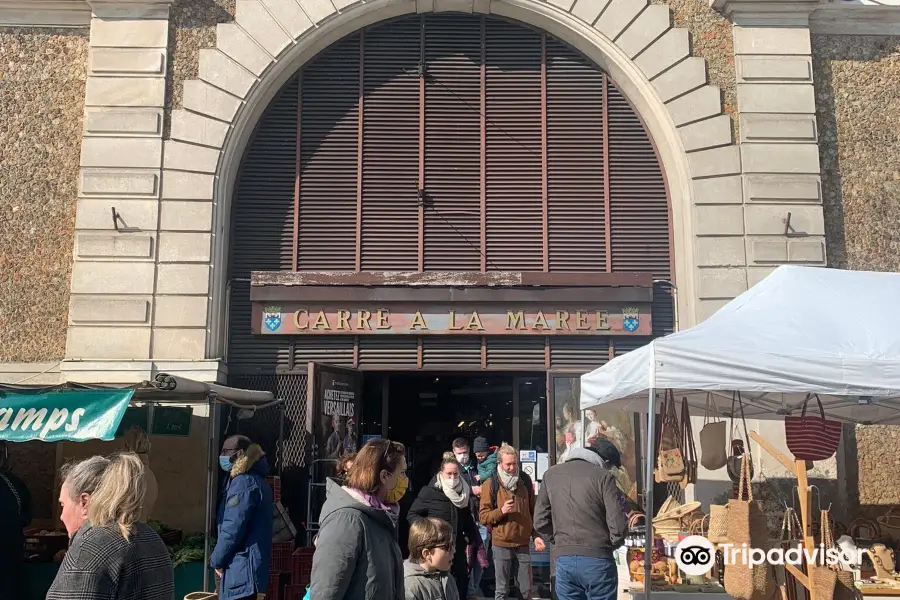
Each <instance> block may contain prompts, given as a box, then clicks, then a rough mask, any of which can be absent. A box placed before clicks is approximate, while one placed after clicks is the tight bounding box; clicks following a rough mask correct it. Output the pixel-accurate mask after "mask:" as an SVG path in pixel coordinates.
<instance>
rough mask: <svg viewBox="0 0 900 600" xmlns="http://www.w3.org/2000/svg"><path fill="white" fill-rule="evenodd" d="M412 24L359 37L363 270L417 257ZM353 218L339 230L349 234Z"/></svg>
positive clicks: (413, 264)
mask: <svg viewBox="0 0 900 600" xmlns="http://www.w3.org/2000/svg"><path fill="white" fill-rule="evenodd" d="M420 37H421V27H420V24H419V19H418V18H411V19H403V20H400V21H395V22H392V23H390V24H386V25H380V26H375V27H372V28H370V29H368V30H366V31H364V32H363V33H362V39H363V64H364V73H363V81H364V88H365V95H364V97H363V120H362V154H363V155H362V160H363V172H362V190H361V194H362V207H361V208H362V223H361V229H360V234H361V236H362V237H361V240H360V245H361V268H362V270H364V271H379V270H385V271H416V270H418V268H419V266H418V253H419V225H418V222H419V207H418V197H419V194H418V188H419V160H420V158H419V118H420V117H419V112H420V106H419V105H420V95H421V94H420V89H419V77H418V65H419V53H420V42H419V38H420ZM353 223H354V221H353V220H350V221H349V222H347V223H345V224H344V226H345V227H346V228H347V229H349V230H351V231H352V229H353V227H352V224H353Z"/></svg>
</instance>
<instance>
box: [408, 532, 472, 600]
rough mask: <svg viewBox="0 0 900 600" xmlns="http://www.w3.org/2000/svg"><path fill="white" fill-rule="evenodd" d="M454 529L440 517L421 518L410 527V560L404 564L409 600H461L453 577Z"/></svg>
mask: <svg viewBox="0 0 900 600" xmlns="http://www.w3.org/2000/svg"><path fill="white" fill-rule="evenodd" d="M453 542H454V540H453V530H452V529H451V528H450V524H449V523H447V522H446V521H442V520H440V519H438V518H436V517H426V518H424V519H419V520H417V521H416V522H415V523H413V524H412V525H411V526H410V528H409V559H408V560H407V561H406V562H404V563H403V577H404V578H403V584H404V586H403V587H404V589H405V591H406V592H405V598H406V600H431V599H432V598H443V599H446V600H459V591H458V590H457V587H456V582H455V581H454V579H453V578H452V577H451V576H450V565H451V563H452V561H453V550H454V548H453Z"/></svg>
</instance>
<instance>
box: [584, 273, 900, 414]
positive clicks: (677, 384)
mask: <svg viewBox="0 0 900 600" xmlns="http://www.w3.org/2000/svg"><path fill="white" fill-rule="evenodd" d="M651 389H654V390H665V389H673V390H676V393H677V394H678V395H679V396H682V395H683V396H687V397H688V398H689V402H690V403H691V404H692V405H693V406H696V407H697V408H701V409H702V408H703V407H705V403H706V396H707V392H714V393H717V395H721V396H723V397H725V398H727V402H730V401H731V396H732V392H733V391H739V392H741V395H742V396H741V397H742V399H743V401H744V404H745V415H746V417H747V418H757V419H766V418H778V419H780V418H783V415H787V414H790V413H791V412H793V411H796V410H797V409H798V408H799V406H801V405H802V404H803V400H804V398H805V397H806V395H807V394H809V393H813V394H818V395H819V398H820V399H821V401H822V403H823V405H824V406H825V411H826V413H827V414H828V415H829V416H830V417H832V418H835V419H839V420H843V421H846V422H851V423H866V424H868V423H894V424H897V423H900V274H893V273H869V272H862V271H842V270H838V269H824V268H814V267H796V266H782V267H779V268H778V269H776V270H775V272H773V273H772V274H771V275H769V276H768V277H766V278H765V279H764V280H763V281H761V282H760V283H759V284H757V285H756V286H754V287H753V288H751V289H750V290H748V291H746V292H744V293H743V294H741V295H740V296H739V297H737V298H735V299H734V300H732V301H731V302H729V303H728V304H727V305H725V306H724V307H723V308H721V309H720V310H719V311H718V312H716V313H715V314H714V315H713V316H711V317H710V318H709V319H707V320H706V321H704V322H703V323H701V324H699V325H697V326H695V327H692V328H690V329H686V330H684V331H680V332H677V333H673V334H672V335H669V336H666V337H664V338H659V339H656V340H654V341H652V342H650V343H649V344H647V345H646V346H643V347H641V348H638V349H637V350H634V351H632V352H629V353H628V354H625V355H622V356H619V357H617V358H615V359H614V360H612V361H610V362H609V363H607V364H606V365H604V366H603V367H600V368H599V369H596V370H594V371H592V372H591V373H588V374H586V375H584V376H582V378H581V409H582V410H584V409H586V408H590V407H592V406H596V405H597V404H608V403H614V404H613V406H615V407H616V408H621V409H622V410H626V411H634V412H646V411H647V410H648V407H649V403H648V397H647V392H648V390H651ZM719 406H720V407H721V406H723V402H722V401H719ZM810 408H812V406H810ZM816 410H817V408H816Z"/></svg>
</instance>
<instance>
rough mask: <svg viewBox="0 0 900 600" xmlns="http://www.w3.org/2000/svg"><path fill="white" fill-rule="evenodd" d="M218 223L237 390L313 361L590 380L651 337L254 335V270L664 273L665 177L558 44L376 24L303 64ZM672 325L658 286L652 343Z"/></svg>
mask: <svg viewBox="0 0 900 600" xmlns="http://www.w3.org/2000/svg"><path fill="white" fill-rule="evenodd" d="M232 221H233V224H234V225H233V227H234V229H233V233H232V238H231V239H232V256H231V262H230V294H229V341H228V355H227V361H228V366H229V372H230V373H231V374H232V376H239V377H243V376H245V375H246V374H250V373H265V374H274V373H275V372H287V373H298V375H297V376H300V375H299V373H300V372H302V370H303V369H304V368H305V364H306V362H307V361H310V360H312V361H324V362H329V363H332V364H337V365H345V366H351V367H358V368H365V369H389V370H408V369H436V370H438V369H447V368H455V369H471V370H484V369H497V370H535V369H551V368H553V369H586V368H591V367H596V366H598V365H600V364H602V363H603V362H605V361H606V360H608V359H609V358H610V357H612V356H614V355H615V354H618V353H620V352H622V351H625V350H627V349H629V348H630V347H634V346H636V345H640V344H642V343H645V342H646V341H647V340H646V339H640V338H627V339H623V340H621V341H620V340H619V339H617V340H615V343H612V342H610V341H609V338H605V337H599V336H592V337H590V338H580V337H578V338H576V337H573V338H567V337H565V336H547V337H543V336H508V337H505V336H471V337H463V336H460V337H454V338H452V339H448V338H450V337H451V336H446V337H442V336H434V337H431V338H427V339H423V338H422V337H417V336H364V335H363V336H353V335H348V336H327V337H323V336H315V337H293V338H292V337H290V336H268V337H266V336H253V335H252V334H251V333H250V302H249V283H248V281H247V280H248V278H249V276H250V272H251V271H258V270H272V271H277V270H341V271H360V270H363V271H396V270H405V271H448V270H452V271H465V270H469V271H480V272H485V271H496V270H514V271H543V272H549V273H566V272H568V273H575V272H582V273H583V272H598V273H630V272H650V273H653V275H654V276H655V277H656V278H658V279H660V280H670V279H672V275H673V266H672V265H673V256H672V249H671V228H670V210H669V204H668V197H667V192H666V187H665V182H664V177H663V173H662V170H661V167H660V163H659V160H658V158H657V155H656V152H655V150H654V147H653V144H652V142H651V140H650V138H649V137H648V135H647V132H646V130H645V129H644V127H643V125H642V124H641V122H640V120H639V119H638V117H637V116H636V114H635V113H634V110H633V109H632V107H631V105H630V104H629V103H628V101H627V100H626V99H625V97H624V96H623V95H622V93H621V92H620V91H619V90H618V88H617V87H616V86H615V85H614V83H613V82H612V81H611V80H610V79H609V78H608V77H607V75H606V74H605V73H603V72H602V71H601V70H600V69H598V68H597V67H596V66H595V65H593V64H592V63H590V62H589V61H588V60H587V59H586V58H585V57H583V56H582V55H581V54H580V53H578V52H577V51H575V50H573V49H572V48H570V47H569V46H567V45H565V44H563V43H562V42H560V41H558V40H556V39H555V38H553V37H552V36H550V35H548V34H546V33H544V32H541V31H537V30H534V29H531V28H529V27H526V26H523V25H520V24H518V23H513V22H510V21H508V20H504V19H500V18H495V17H488V16H478V15H471V14H465V15H464V14H452V13H445V14H438V15H415V16H410V17H404V18H400V19H396V20H393V21H389V22H384V23H380V24H377V25H374V26H372V27H368V28H366V29H364V30H361V31H359V32H357V33H354V34H352V35H351V36H348V37H347V38H345V39H344V40H342V41H340V42H338V43H336V44H334V45H333V46H331V47H329V48H327V49H326V50H325V51H323V52H322V53H321V54H320V55H319V56H317V57H316V58H315V59H313V60H312V61H311V62H310V63H308V64H307V65H306V66H305V67H304V69H303V70H302V71H301V72H300V73H298V74H297V76H296V77H294V78H293V79H292V80H291V81H289V82H288V83H287V84H286V85H285V87H284V88H283V89H282V91H281V92H280V94H279V95H278V96H277V97H276V99H275V100H274V101H273V102H272V104H271V106H270V107H269V109H268V111H267V113H266V114H265V115H264V117H263V118H262V120H261V122H260V124H259V126H258V128H257V131H256V133H255V137H254V139H253V140H252V141H251V143H250V145H249V147H248V150H247V153H246V156H245V159H244V161H243V164H242V170H241V173H240V175H239V178H238V183H237V186H236V197H235V203H234V215H233V219H232ZM672 323H673V310H672V301H671V296H670V294H669V291H668V289H667V287H666V286H662V285H661V286H657V287H656V289H655V292H654V305H653V324H654V334H655V335H657V334H661V333H665V332H668V331H670V330H671V328H672ZM551 337H552V338H553V339H551ZM620 344H623V347H621V348H620V347H619V345H620ZM625 344H627V345H628V347H629V348H626V347H624V345H625Z"/></svg>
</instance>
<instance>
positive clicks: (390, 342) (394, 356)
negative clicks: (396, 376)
mask: <svg viewBox="0 0 900 600" xmlns="http://www.w3.org/2000/svg"><path fill="white" fill-rule="evenodd" d="M417 354H418V345H417V343H416V337H415V336H412V335H361V336H359V368H360V369H373V368H374V369H403V370H409V369H415V368H416V361H417Z"/></svg>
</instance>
